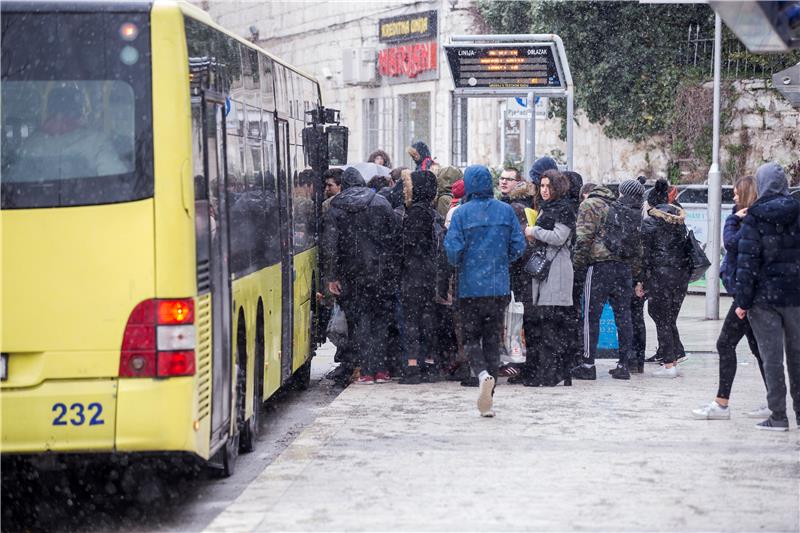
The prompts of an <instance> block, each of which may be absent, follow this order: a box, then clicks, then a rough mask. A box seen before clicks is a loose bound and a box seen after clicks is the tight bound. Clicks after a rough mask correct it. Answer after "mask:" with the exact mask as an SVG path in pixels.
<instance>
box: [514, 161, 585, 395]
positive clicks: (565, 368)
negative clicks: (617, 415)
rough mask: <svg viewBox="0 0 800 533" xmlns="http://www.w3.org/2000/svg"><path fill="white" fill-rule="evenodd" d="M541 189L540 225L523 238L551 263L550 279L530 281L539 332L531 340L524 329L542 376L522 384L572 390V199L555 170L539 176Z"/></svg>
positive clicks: (566, 180)
mask: <svg viewBox="0 0 800 533" xmlns="http://www.w3.org/2000/svg"><path fill="white" fill-rule="evenodd" d="M539 190H540V194H541V197H542V201H541V204H540V210H539V214H538V216H537V217H536V225H535V226H533V227H528V228H526V230H525V235H526V236H527V237H528V238H529V239H532V240H533V241H534V243H535V244H534V245H535V246H543V247H545V254H546V255H545V256H546V257H547V259H549V260H550V261H551V263H550V270H549V272H548V274H547V278H546V279H544V280H541V281H540V280H536V279H532V280H531V302H532V306H531V307H532V308H531V311H532V312H533V313H532V314H534V315H535V316H536V318H535V322H536V324H537V327H536V328H534V329H533V330H532V331H530V337H529V335H528V333H529V332H528V330H526V331H525V338H526V340H527V341H528V342H529V344H530V346H531V348H532V349H529V350H528V354H531V352H533V354H532V356H533V358H534V359H535V360H537V361H538V364H537V365H535V366H536V367H538V368H537V371H538V372H537V375H535V376H533V378H532V379H531V380H529V381H523V384H524V385H529V386H530V385H534V386H535V385H543V386H546V387H552V386H555V385H557V384H558V383H560V382H561V381H563V382H564V385H572V380H571V377H570V370H571V368H572V367H571V366H570V365H568V364H567V363H568V361H569V359H570V358H569V352H570V350H569V344H570V343H569V337H570V336H571V332H570V330H569V329H568V328H566V327H565V325H566V324H567V323H568V322H569V319H570V314H571V313H572V284H573V275H574V272H573V269H572V258H571V255H572V254H571V251H570V249H571V244H572V234H573V233H574V232H575V210H574V207H573V204H572V200H571V199H570V197H569V191H570V181H569V179H568V178H567V177H566V176H565V175H564V174H562V173H561V172H559V171H557V170H547V171H545V173H544V174H542V176H541V179H540V186H539ZM527 311H528V310H527V309H526V313H527ZM530 356H531V355H529V357H530Z"/></svg>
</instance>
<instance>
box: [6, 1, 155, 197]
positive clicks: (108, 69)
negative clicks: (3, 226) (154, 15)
mask: <svg viewBox="0 0 800 533" xmlns="http://www.w3.org/2000/svg"><path fill="white" fill-rule="evenodd" d="M2 31H3V49H2V58H1V59H0V62H2V85H1V86H0V93H1V94H2V125H1V128H2V131H1V132H0V134H1V135H2V153H1V157H0V177H1V178H2V207H3V208H4V209H14V208H36V207H62V206H77V205H95V204H105V203H117V202H126V201H132V200H138V199H142V198H147V197H149V196H152V194H153V171H152V133H151V124H152V121H151V103H150V79H151V77H150V37H149V28H148V18H147V15H145V14H142V13H137V14H128V13H97V14H86V13H46V14H42V13H19V12H10V13H7V12H4V13H3V17H2ZM7 43H8V47H7Z"/></svg>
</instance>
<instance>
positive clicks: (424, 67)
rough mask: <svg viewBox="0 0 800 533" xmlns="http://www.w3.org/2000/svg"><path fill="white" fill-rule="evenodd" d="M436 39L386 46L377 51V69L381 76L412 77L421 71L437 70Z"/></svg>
mask: <svg viewBox="0 0 800 533" xmlns="http://www.w3.org/2000/svg"><path fill="white" fill-rule="evenodd" d="M437 54H438V47H437V46H436V41H430V42H427V43H414V44H406V45H401V46H394V47H392V48H386V49H384V50H381V51H380V52H378V71H379V72H380V73H381V76H387V77H392V78H397V77H400V76H406V77H408V78H411V79H414V78H416V77H417V75H419V74H420V73H422V72H425V71H431V70H432V71H436V70H437V66H438V65H437V57H438V55H437Z"/></svg>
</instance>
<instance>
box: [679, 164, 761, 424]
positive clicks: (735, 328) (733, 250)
mask: <svg viewBox="0 0 800 533" xmlns="http://www.w3.org/2000/svg"><path fill="white" fill-rule="evenodd" d="M757 195H758V190H757V188H756V179H755V178H754V177H753V176H744V177H742V178H739V179H738V180H736V183H735V184H734V186H733V203H734V206H733V212H732V213H731V214H730V215H728V218H727V219H726V220H725V227H724V229H723V231H722V240H723V244H724V245H725V257H724V258H723V260H722V266H721V267H720V269H719V271H720V278H721V279H722V284H723V285H724V286H725V290H726V291H728V294H730V295H735V293H736V263H737V260H738V256H739V241H740V240H741V237H742V220H744V217H745V216H747V210H748V209H749V208H750V206H751V205H753V202H755V201H756V198H757ZM742 337H747V342H748V344H749V345H750V351H751V352H752V354H753V355H754V356H755V358H756V361H757V362H758V370H759V371H760V372H761V379H763V380H764V385H765V386H766V379H765V377H764V364H763V362H762V361H761V355H760V353H759V351H758V343H757V342H756V338H755V335H754V334H753V330H752V328H751V327H750V320H749V319H748V318H747V317H746V316H745V318H744V320H742V319H740V318H739V317H738V316H736V305H735V302H731V307H730V309H728V314H727V315H726V316H725V321H724V322H723V323H722V330H721V331H720V332H719V338H717V353H718V354H719V388H718V389H717V397H716V398H714V400H712V401H711V403H709V404H708V405H705V406H703V407H700V408H699V409H694V410H693V411H692V416H693V417H694V418H696V419H698V420H729V419H730V417H731V411H730V409H728V402H729V400H730V395H731V387H732V386H733V378H734V377H736V367H737V365H738V363H737V361H736V345H737V344H739V341H740V340H742ZM769 415H770V411H769V409H768V408H767V406H764V407H761V408H759V409H756V410H755V411H751V412H749V413H747V416H748V417H750V418H761V419H763V418H767V417H768V416H769Z"/></svg>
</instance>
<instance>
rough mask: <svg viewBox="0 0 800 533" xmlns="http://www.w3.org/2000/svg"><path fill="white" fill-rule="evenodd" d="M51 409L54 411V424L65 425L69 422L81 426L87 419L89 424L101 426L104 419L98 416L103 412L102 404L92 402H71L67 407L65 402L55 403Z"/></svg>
mask: <svg viewBox="0 0 800 533" xmlns="http://www.w3.org/2000/svg"><path fill="white" fill-rule="evenodd" d="M52 411H53V412H54V413H56V417H55V418H54V419H53V425H54V426H66V425H67V424H71V425H73V426H82V425H84V424H85V423H86V422H87V421H88V422H89V425H90V426H102V425H103V424H105V421H104V420H103V419H102V418H100V416H101V415H102V414H103V404H101V403H98V402H92V403H90V404H89V405H87V406H84V405H83V404H82V403H73V404H72V405H70V406H69V408H67V404H64V403H60V402H59V403H56V404H53V409H52Z"/></svg>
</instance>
